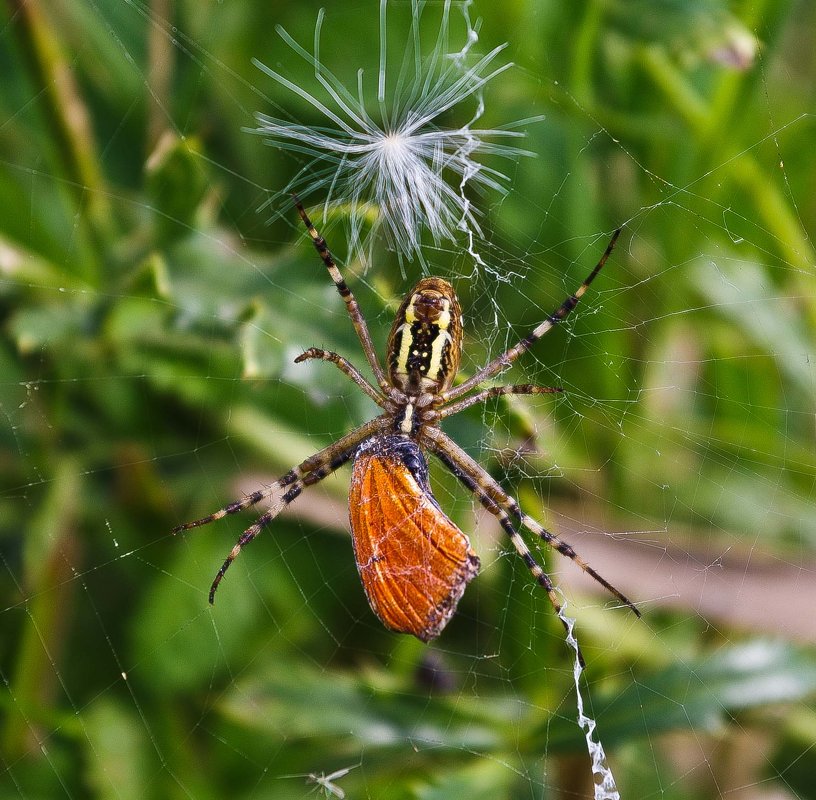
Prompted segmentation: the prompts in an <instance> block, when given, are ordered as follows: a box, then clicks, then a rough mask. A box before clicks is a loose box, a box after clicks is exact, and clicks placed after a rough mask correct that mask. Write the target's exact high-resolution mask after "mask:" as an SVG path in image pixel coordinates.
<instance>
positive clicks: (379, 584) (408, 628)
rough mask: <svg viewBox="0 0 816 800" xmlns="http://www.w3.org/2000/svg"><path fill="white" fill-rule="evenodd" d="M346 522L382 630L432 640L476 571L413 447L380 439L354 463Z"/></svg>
mask: <svg viewBox="0 0 816 800" xmlns="http://www.w3.org/2000/svg"><path fill="white" fill-rule="evenodd" d="M349 518H350V521H351V530H352V542H353V545H354V557H355V561H356V562H357V569H358V571H359V573H360V578H361V580H362V583H363V588H364V590H365V593H366V597H367V598H368V602H369V604H370V606H371V608H372V610H373V611H374V613H375V614H376V615H377V616H378V617H379V618H380V620H381V621H382V622H383V624H384V625H385V626H386V627H387V628H390V629H391V630H394V631H398V632H399V633H410V634H412V635H414V636H416V637H417V638H418V639H421V640H422V641H423V642H427V641H430V640H431V639H435V638H436V637H437V636H439V634H440V633H441V632H442V630H443V628H444V627H445V626H446V625H447V623H448V621H449V620H450V619H451V617H452V616H453V614H454V612H455V611H456V606H457V604H458V603H459V600H460V598H461V597H462V594H463V593H464V591H465V587H466V586H467V584H468V583H469V582H470V581H471V580H473V578H475V577H476V575H477V573H478V572H479V557H478V556H477V555H476V554H475V553H474V552H473V550H471V547H470V542H469V540H468V537H467V536H465V534H464V533H462V531H461V530H460V529H459V528H458V527H457V526H456V525H455V524H454V523H453V522H452V521H451V520H450V519H449V518H448V517H447V515H446V514H445V513H444V512H443V511H442V509H440V507H439V505H438V504H437V502H436V499H435V498H434V496H433V494H431V489H430V485H429V484H428V466H427V463H426V461H425V457H424V456H423V455H422V451H421V450H420V448H419V446H418V445H417V444H416V443H415V442H414V441H412V440H411V439H409V438H407V437H405V436H399V435H388V436H380V437H376V438H374V439H372V440H370V441H369V442H368V443H366V444H364V445H363V446H362V447H361V448H360V450H359V451H358V453H357V455H356V457H355V460H354V469H353V472H352V478H351V490H350V492H349Z"/></svg>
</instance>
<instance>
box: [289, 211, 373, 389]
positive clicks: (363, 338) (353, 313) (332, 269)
mask: <svg viewBox="0 0 816 800" xmlns="http://www.w3.org/2000/svg"><path fill="white" fill-rule="evenodd" d="M294 200H295V207H296V208H297V210H298V213H299V214H300V218H301V219H302V220H303V224H304V225H305V226H306V229H307V230H308V231H309V235H310V236H311V237H312V241H313V242H314V246H315V248H316V249H317V252H318V253H319V254H320V257H321V258H322V259H323V263H324V264H325V265H326V269H327V270H328V271H329V275H330V276H331V279H332V280H333V281H334V285H335V286H336V287H337V291H338V293H339V294H340V297H342V298H343V302H344V303H345V304H346V310H347V311H348V315H349V317H350V318H351V324H352V325H353V326H354V330H355V331H357V337H358V338H359V339H360V344H361V345H362V347H363V352H364V353H365V355H366V358H367V359H368V363H369V365H370V366H371V369H372V370H373V371H374V376H375V377H376V378H377V383H378V384H379V385H380V389H382V391H383V392H384V393H386V392H387V389H388V382H387V381H386V379H385V373H384V372H383V368H382V367H381V366H380V362H379V360H378V359H377V352H376V350H375V349H374V344H373V342H372V341H371V334H370V333H369V332H368V326H367V325H366V321H365V318H364V317H363V313H362V311H360V306H359V304H358V303H357V300H356V298H355V297H354V295H353V294H352V293H351V289H349V287H348V285H347V284H346V282H345V280H343V276H342V275H341V274H340V270H339V269H338V268H337V264H335V262H334V258H333V257H332V254H331V252H330V251H329V248H328V246H327V245H326V240H325V239H324V238H323V237H322V236H321V235H320V234H319V233H318V232H317V230H316V229H315V226H314V225H312V221H311V220H310V219H309V217H308V215H307V214H306V211H305V209H304V208H303V205H302V204H301V202H300V200H299V199H298V197H297V196H296V195H295V196H294Z"/></svg>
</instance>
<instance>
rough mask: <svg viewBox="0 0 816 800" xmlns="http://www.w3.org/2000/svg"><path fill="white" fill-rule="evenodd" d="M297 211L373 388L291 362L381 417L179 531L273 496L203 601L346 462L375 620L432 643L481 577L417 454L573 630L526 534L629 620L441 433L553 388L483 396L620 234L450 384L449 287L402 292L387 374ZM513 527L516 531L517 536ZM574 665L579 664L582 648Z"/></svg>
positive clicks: (454, 318)
mask: <svg viewBox="0 0 816 800" xmlns="http://www.w3.org/2000/svg"><path fill="white" fill-rule="evenodd" d="M295 204H296V207H297V210H298V212H299V214H300V216H301V218H302V220H303V223H304V224H305V226H306V229H307V230H308V232H309V235H310V236H311V237H312V241H313V242H314V245H315V247H316V249H317V252H318V253H319V254H320V257H321V259H322V260H323V263H324V264H325V266H326V268H327V270H328V272H329V275H330V277H331V279H332V281H333V282H334V284H335V287H336V288H337V291H338V293H339V294H340V297H341V298H342V299H343V301H344V303H345V305H346V310H347V312H348V315H349V317H350V319H351V322H352V325H353V326H354V329H355V331H356V333H357V336H358V338H359V340H360V345H361V347H362V349H363V353H364V354H365V357H366V360H367V362H368V365H369V367H370V368H371V371H372V373H373V374H374V377H375V382H376V387H375V385H373V384H372V383H370V382H369V381H368V380H367V379H366V378H365V377H363V375H362V374H361V373H360V371H359V370H358V369H357V368H356V367H355V366H353V365H352V364H351V363H350V362H349V361H347V360H346V359H345V358H344V357H343V356H340V355H338V354H337V353H334V352H330V351H327V350H321V349H318V348H310V349H309V350H307V351H306V352H304V353H302V354H301V355H300V356H298V357H297V358H296V359H295V362H296V363H300V362H303V361H306V360H308V359H320V360H323V361H329V362H331V363H333V364H334V365H335V366H336V367H337V368H338V369H340V370H341V372H343V373H344V374H345V375H346V376H347V377H348V378H350V379H351V380H352V381H354V383H356V384H357V386H359V387H360V389H361V390H362V391H363V392H364V393H365V394H366V395H367V396H368V397H370V398H371V399H372V400H373V401H374V402H375V403H377V404H378V405H379V406H380V407H381V408H382V409H383V411H382V413H381V414H380V415H379V416H377V417H375V418H374V419H372V420H371V421H369V422H367V423H365V424H363V425H361V426H360V427H359V428H357V429H356V430H354V431H352V432H351V433H348V434H346V435H345V436H343V437H341V438H340V439H339V440H337V441H336V442H335V443H334V444H331V445H329V446H328V447H326V448H324V449H323V450H321V451H319V452H318V453H316V454H314V455H313V456H310V457H309V458H307V459H306V460H305V461H303V462H302V463H301V464H299V465H298V466H297V467H295V468H294V469H292V470H290V471H289V472H287V473H286V474H285V475H282V476H281V477H280V478H278V479H277V480H276V481H275V482H274V483H272V484H271V485H270V486H268V487H266V488H264V489H259V490H257V491H254V492H252V493H251V494H249V495H247V496H246V497H244V498H243V499H241V500H236V501H235V502H232V503H230V504H229V505H227V506H225V507H224V508H222V509H221V510H219V511H216V512H215V513H213V514H210V515H209V516H206V517H203V518H202V519H199V520H196V521H194V522H188V523H185V524H183V525H179V526H178V527H177V528H175V529H174V533H175V532H179V531H185V530H189V529H191V528H196V527H199V526H201V525H205V524H207V523H210V522H214V521H215V520H218V519H221V518H222V517H225V516H226V515H228V514H234V513H236V512H238V511H241V510H243V509H246V508H249V507H250V506H253V505H255V504H256V503H258V502H260V501H261V500H263V499H265V498H271V497H273V496H278V499H276V500H275V501H274V502H273V504H272V506H271V507H270V508H269V510H267V511H266V512H265V513H263V514H262V515H261V516H260V517H259V518H258V519H257V520H256V522H255V523H254V524H253V525H251V526H250V527H249V528H247V529H246V531H244V533H243V534H242V535H241V537H240V538H239V539H238V542H237V543H236V544H235V546H234V547H233V549H232V550H231V552H230V554H229V555H228V556H227V559H226V560H225V561H224V563H223V565H222V566H221V568H220V569H219V570H218V573H217V575H216V577H215V580H214V581H213V583H212V586H211V587H210V595H209V597H210V602H211V603H212V602H213V600H214V598H215V592H216V590H217V588H218V585H219V583H220V582H221V580H222V578H223V577H224V574H225V573H226V571H227V569H228V568H229V566H230V564H232V562H233V561H234V560H235V558H236V557H237V556H238V554H239V553H240V552H241V550H242V548H243V547H244V546H246V545H247V544H249V542H251V541H252V540H253V539H254V538H255V537H256V536H257V535H258V534H259V533H260V532H261V531H262V530H263V529H264V528H265V527H266V526H267V525H269V524H270V523H271V522H272V521H273V520H274V519H275V517H277V515H278V514H279V513H280V512H281V511H282V510H283V509H284V508H286V507H287V506H288V505H289V504H290V503H292V502H293V501H294V500H295V499H296V498H297V497H298V496H299V495H300V494H301V493H302V492H303V490H304V489H307V488H308V487H309V486H313V485H314V484H316V483H318V482H319V481H321V480H323V478H325V477H326V476H327V475H330V474H332V473H333V472H335V470H337V469H338V468H339V467H341V466H342V465H343V464H345V463H347V462H349V461H351V462H353V469H352V479H351V488H350V491H349V517H350V521H351V529H352V543H353V549H354V554H355V559H356V562H357V568H358V571H359V573H360V578H361V580H362V583H363V588H364V590H365V593H366V596H367V597H368V600H369V604H370V605H371V608H372V610H373V611H374V613H375V614H376V615H377V616H378V617H379V619H380V620H381V621H382V623H383V624H384V625H385V626H386V627H387V628H390V629H391V630H394V631H398V632H400V633H410V634H412V635H413V636H416V637H417V638H418V639H421V640H422V641H424V642H427V641H429V640H431V639H434V638H436V637H437V636H439V635H440V633H441V632H442V630H443V629H444V628H445V626H446V624H447V623H448V622H449V620H450V619H451V617H452V616H453V614H454V612H455V610H456V606H457V604H458V602H459V600H460V598H461V597H462V594H463V593H464V591H465V587H466V586H467V584H468V583H469V582H470V581H471V580H473V578H475V577H476V574H477V573H478V571H479V558H478V556H477V555H476V554H475V553H474V552H473V551H472V550H471V547H470V542H469V540H468V538H467V536H466V535H465V534H464V533H463V532H462V531H461V530H460V529H459V528H458V527H457V526H456V525H455V523H453V522H452V521H451V520H450V519H449V518H448V517H447V516H446V515H445V513H444V512H443V511H442V509H441V508H440V506H439V504H438V502H437V501H436V498H435V497H434V496H433V493H432V492H431V487H430V484H429V481H428V465H427V462H426V460H425V456H424V452H425V451H427V452H430V453H432V454H433V455H435V456H436V457H437V458H438V459H439V460H440V462H441V463H442V464H443V465H444V466H445V467H447V469H448V470H450V472H451V473H453V475H455V476H456V478H458V480H459V481H460V482H461V483H462V484H463V485H464V486H465V487H466V488H467V489H468V490H469V491H470V492H471V493H472V494H473V495H474V496H475V497H476V499H477V500H478V501H479V502H480V503H481V504H482V506H484V508H485V509H487V511H489V512H490V513H491V514H493V515H494V516H495V517H496V518H497V519H498V521H499V523H500V524H501V526H502V527H503V528H504V530H505V532H506V533H507V534H508V536H509V538H510V541H511V543H512V544H513V546H514V548H515V549H516V551H517V552H518V554H519V556H520V557H521V558H522V560H523V561H524V563H525V564H526V565H527V567H528V569H529V570H530V572H531V574H532V576H533V578H534V579H535V580H536V582H537V583H538V584H539V585H540V586H541V587H542V588H543V589H544V590H545V591H546V593H547V595H548V597H549V599H550V602H551V603H552V605H553V607H554V609H555V610H556V612H557V613H558V615H559V617H560V618H561V621H562V623H563V624H564V626H565V627H566V629H567V633H568V635H569V634H570V629H569V626H568V624H567V621H566V619H565V618H564V617H563V615H562V613H561V602H560V599H559V596H558V594H557V593H556V590H555V587H554V585H553V583H552V581H551V579H550V577H549V576H548V575H547V573H546V572H545V571H544V570H543V569H542V567H541V566H540V565H539V563H538V562H537V560H536V559H535V557H534V556H533V554H532V552H531V551H530V548H529V547H528V545H527V543H526V542H525V540H524V539H523V538H522V536H521V534H520V532H519V528H520V527H524V528H526V529H527V530H529V531H531V532H532V533H533V534H535V535H536V536H537V537H538V538H539V539H540V540H542V541H543V542H545V543H546V544H547V545H549V546H550V547H551V548H553V549H554V550H557V551H558V552H559V553H561V554H562V555H564V556H566V557H567V558H569V559H571V560H572V561H574V562H575V563H576V564H577V565H578V566H579V567H580V568H581V569H582V570H584V572H586V573H587V574H588V575H590V576H591V577H592V578H594V579H595V580H596V581H597V582H598V583H599V584H600V585H601V586H603V587H604V588H605V589H607V590H608V591H609V592H611V593H612V594H613V595H614V596H615V597H616V598H617V599H618V600H619V601H620V602H621V603H622V604H623V605H625V606H627V607H628V608H629V609H631V610H632V611H633V612H634V613H635V614H636V615H637V616H640V612H639V611H638V609H637V608H636V607H635V606H634V604H633V603H632V602H631V601H630V600H629V599H628V598H627V597H626V596H625V595H624V594H623V593H622V592H620V591H619V590H618V589H616V588H615V587H614V586H613V585H612V584H611V583H609V582H608V581H607V580H606V579H605V578H603V577H601V575H599V574H598V573H597V572H596V571H595V570H594V569H593V568H592V567H591V566H590V565H589V564H588V563H587V562H586V561H584V559H583V558H581V556H579V555H578V554H577V553H576V552H575V550H573V548H572V547H571V546H570V545H569V544H567V543H566V542H563V541H561V539H559V538H558V537H557V536H556V535H555V534H554V533H551V532H550V531H548V530H547V529H546V528H544V527H543V526H542V525H541V524H539V523H538V522H537V521H536V520H535V519H533V518H532V517H530V516H529V515H528V514H526V513H525V512H523V511H522V509H521V507H520V506H519V504H518V503H517V502H516V500H515V499H514V498H513V497H512V496H511V495H509V494H507V493H506V492H505V491H504V489H502V487H501V485H500V484H499V483H498V482H497V481H496V480H494V479H493V478H492V477H491V476H490V475H489V474H488V473H487V472H486V471H485V470H484V469H483V468H482V467H481V466H479V464H478V463H477V462H476V461H475V460H474V459H473V458H471V457H470V456H469V455H468V454H467V453H466V452H465V451H464V450H463V449H462V448H461V447H460V446H459V445H458V444H456V443H455V442H454V441H453V440H452V439H450V438H449V437H448V436H447V435H446V434H445V433H443V431H442V429H441V427H440V424H441V422H442V420H443V419H445V418H446V417H449V416H452V415H453V414H457V413H459V412H460V411H463V410H464V409H466V408H469V407H470V406H472V405H474V404H476V403H481V402H483V401H485V400H488V399H489V398H492V397H500V396H503V395H510V394H520V395H537V394H549V393H554V392H559V391H561V390H560V389H559V388H556V387H547V386H535V385H530V384H514V385H500V386H491V387H488V388H483V389H480V388H479V387H480V386H481V385H482V384H483V383H484V382H485V381H487V380H488V379H490V378H493V377H494V376H496V375H498V374H499V373H501V372H503V371H504V370H506V369H507V368H508V367H509V366H510V365H511V364H512V363H513V362H514V361H515V360H516V359H517V358H518V357H519V356H520V355H522V354H523V353H524V352H526V351H527V350H528V349H529V348H530V347H531V346H532V345H533V344H534V343H535V342H537V341H538V340H539V339H540V338H541V337H542V336H544V335H545V334H546V333H548V332H549V331H550V330H552V329H553V327H555V326H556V325H557V324H558V323H560V322H561V321H562V320H564V319H565V318H566V317H567V315H568V314H569V313H570V312H571V311H572V309H573V308H575V306H576V305H577V303H578V301H579V299H580V298H581V297H582V296H583V294H584V293H585V292H586V290H587V288H588V287H589V285H590V283H591V282H592V281H593V280H594V279H595V277H596V276H597V275H598V273H599V272H600V270H601V269H602V268H603V266H604V264H605V263H606V260H607V258H608V257H609V254H610V253H611V252H612V249H613V247H614V245H615V242H616V240H617V238H618V235H619V234H620V230H618V231H615V233H614V235H613V236H612V239H611V240H610V242H609V244H608V245H607V248H606V250H605V252H604V254H603V255H602V256H601V259H600V261H599V262H598V263H597V264H596V266H595V268H594V269H593V270H592V272H591V273H590V274H589V276H588V277H587V278H586V280H584V282H583V283H582V284H581V286H580V287H579V288H578V289H577V290H576V291H575V292H574V294H571V295H570V296H569V297H567V298H566V300H564V302H563V303H562V304H561V305H560V306H559V307H558V308H557V309H555V311H553V312H552V313H551V314H550V315H549V316H547V317H546V319H544V320H543V321H542V322H541V323H539V324H538V325H537V326H536V327H535V328H534V329H533V330H532V331H531V332H530V333H529V334H528V335H527V336H525V337H524V338H523V339H521V340H520V341H519V342H518V343H517V344H516V345H514V346H513V347H511V348H510V349H509V350H507V351H506V352H504V353H503V354H502V355H500V356H499V357H498V358H495V359H493V360H492V361H491V362H490V363H489V364H487V365H486V366H484V367H483V368H482V369H480V370H478V371H477V372H476V373H475V374H474V375H473V376H471V377H470V378H467V379H466V380H464V381H462V382H461V383H459V384H458V385H456V386H454V385H453V383H454V378H455V376H456V373H457V371H458V369H459V361H460V358H461V353H462V312H461V308H460V306H459V300H458V298H457V296H456V293H455V291H454V289H453V286H451V284H450V283H448V282H447V281H445V280H443V279H442V278H423V279H422V280H420V281H419V283H417V284H416V285H415V286H414V288H413V289H412V290H411V291H410V292H409V293H408V294H407V295H406V297H405V299H404V300H403V302H402V304H401V306H400V307H399V310H398V311H397V314H396V318H395V320H394V323H393V326H392V328H391V333H390V335H389V337H388V346H387V355H386V361H385V368H383V366H382V365H381V363H380V360H379V358H378V357H377V354H376V352H375V350H374V346H373V343H372V340H371V336H370V334H369V331H368V326H367V324H366V321H365V318H364V317H363V314H362V312H361V310H360V307H359V305H358V304H357V300H356V299H355V297H354V295H353V294H352V292H351V289H349V287H348V285H347V284H346V282H345V280H344V279H343V276H342V275H341V273H340V270H339V268H338V267H337V265H336V263H335V261H334V259H333V257H332V255H331V253H330V252H329V249H328V247H327V245H326V242H325V240H324V239H323V237H322V236H321V235H320V234H319V233H318V232H317V230H315V228H314V226H313V225H312V223H311V221H310V219H309V217H308V216H307V214H306V211H305V210H304V209H303V206H302V205H301V204H300V201H299V200H298V199H297V198H295ZM517 526H519V527H517ZM578 658H579V660H580V661H583V659H582V658H581V656H580V652H579V651H578Z"/></svg>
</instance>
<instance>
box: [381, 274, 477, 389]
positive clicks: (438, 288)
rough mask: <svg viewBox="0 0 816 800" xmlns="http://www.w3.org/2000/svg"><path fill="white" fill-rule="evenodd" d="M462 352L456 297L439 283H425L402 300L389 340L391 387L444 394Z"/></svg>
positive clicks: (427, 280) (426, 280)
mask: <svg viewBox="0 0 816 800" xmlns="http://www.w3.org/2000/svg"><path fill="white" fill-rule="evenodd" d="M461 351H462V311H461V308H460V306H459V300H458V298H457V297H456V292H455V291H454V290H453V287H452V286H451V285H450V284H449V283H448V282H447V281H445V280H443V279H442V278H424V279H423V280H421V281H420V282H419V283H418V284H417V285H416V286H414V288H413V289H412V290H411V291H410V292H409V293H408V294H407V295H406V297H405V299H404V300H403V301H402V305H401V306H400V308H399V310H398V311H397V316H396V319H395V320H394V325H393V327H392V328H391V334H390V335H389V337H388V357H387V360H388V368H389V372H390V377H391V381H392V383H393V384H394V385H395V386H396V387H397V388H399V389H401V390H402V391H404V392H407V393H419V392H422V391H429V392H442V391H445V390H446V389H447V388H449V387H450V385H451V384H452V383H453V379H454V377H455V376H456V372H457V371H458V369H459V360H460V357H461Z"/></svg>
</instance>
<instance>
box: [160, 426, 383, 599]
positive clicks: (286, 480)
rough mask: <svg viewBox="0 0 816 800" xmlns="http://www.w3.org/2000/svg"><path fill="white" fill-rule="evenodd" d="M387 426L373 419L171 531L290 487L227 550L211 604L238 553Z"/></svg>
mask: <svg viewBox="0 0 816 800" xmlns="http://www.w3.org/2000/svg"><path fill="white" fill-rule="evenodd" d="M388 424H389V423H388V420H387V418H386V417H385V416H384V415H383V416H379V417H375V418H374V419H373V420H371V421H370V422H367V423H366V424H365V425H361V426H360V427H359V428H357V429H356V430H354V431H352V432H351V433H349V434H347V435H346V436H344V437H342V438H341V439H338V440H337V441H336V442H335V443H334V444H331V445H329V446H328V447H325V448H323V450H320V451H319V452H317V453H315V454H314V455H313V456H310V457H309V458H307V459H306V460H305V461H303V462H302V463H301V464H299V465H298V466H297V467H295V468H294V469H292V470H290V471H289V472H287V473H286V475H284V476H283V477H282V478H279V479H278V480H276V481H275V482H274V483H273V484H272V485H271V486H269V487H267V488H266V489H263V490H261V491H257V492H253V493H252V494H250V495H247V497H245V498H244V499H243V500H237V501H235V502H233V503H230V504H229V505H226V506H224V508H222V509H221V510H219V511H216V512H215V513H214V514H210V515H208V516H206V517H202V518H201V519H198V520H195V521H194V522H187V523H185V524H183V525H178V526H177V527H175V528H173V533H178V532H179V531H186V530H190V529H191V528H197V527H199V526H201V525H206V524H208V523H210V522H214V521H215V520H217V519H221V518H222V517H225V516H226V515H227V514H235V513H236V512H238V511H241V510H242V509H245V508H248V507H249V506H251V505H254V504H255V503H257V502H258V501H260V500H262V499H263V498H265V497H269V496H270V495H272V494H273V493H274V492H276V491H277V490H279V489H281V488H284V487H287V486H288V487H290V488H289V489H288V490H287V491H286V492H285V493H284V494H283V495H282V496H281V497H280V499H279V500H278V501H277V502H276V503H275V504H274V505H273V506H272V507H271V508H270V509H269V510H268V511H266V512H264V513H263V514H262V515H261V516H260V517H258V519H257V520H255V522H254V523H253V524H252V525H250V526H249V527H248V528H247V529H246V530H245V531H244V532H243V533H242V534H241V536H240V537H239V539H238V541H237V542H236V543H235V546H234V547H233V548H232V550H231V551H230V554H229V555H228V556H227V558H226V560H225V561H224V563H223V564H222V565H221V569H219V570H218V573H217V574H216V576H215V580H214V581H213V583H212V586H211V587H210V604H212V603H213V601H214V600H215V592H216V590H217V589H218V584H219V583H221V579H222V578H223V577H224V573H225V572H226V571H227V570H228V569H229V567H230V564H232V562H233V561H234V560H235V559H236V558H237V557H238V554H239V553H240V552H241V550H242V549H243V548H244V547H245V546H246V545H247V544H249V543H250V542H251V541H252V540H253V539H254V538H255V537H256V536H257V535H258V534H259V533H260V532H261V531H262V530H263V529H264V528H265V527H266V526H267V525H269V523H270V522H272V520H274V519H275V517H277V516H278V514H280V513H281V511H283V510H284V509H285V508H286V507H287V506H288V505H289V504H290V503H292V502H293V501H294V500H295V499H297V497H298V496H299V495H300V494H301V492H302V491H303V490H304V489H305V488H307V487H309V486H313V485H314V484H315V483H318V482H319V481H322V480H323V478H325V477H326V476H327V475H331V473H333V472H334V471H335V470H337V469H338V468H339V467H341V466H343V464H345V463H346V462H347V461H348V460H349V459H350V458H352V457H353V456H354V453H355V452H356V451H357V448H358V447H359V446H360V444H362V443H363V442H364V441H365V440H366V439H369V438H371V437H372V436H374V435H376V434H377V433H380V432H381V431H382V430H384V429H385V428H386V427H387V426H388Z"/></svg>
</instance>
